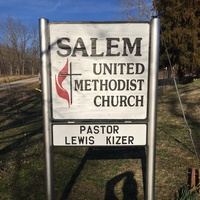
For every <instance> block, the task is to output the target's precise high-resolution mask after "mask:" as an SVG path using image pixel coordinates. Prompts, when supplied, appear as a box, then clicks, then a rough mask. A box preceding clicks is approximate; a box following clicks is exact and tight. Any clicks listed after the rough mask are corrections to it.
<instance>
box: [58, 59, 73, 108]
mask: <svg viewBox="0 0 200 200" xmlns="http://www.w3.org/2000/svg"><path fill="white" fill-rule="evenodd" d="M68 71H69V69H68V60H67V62H66V64H65V66H64V67H63V68H62V69H61V70H60V72H59V73H58V79H57V78H56V75H55V82H56V91H57V94H58V96H59V97H61V98H63V99H66V100H67V102H68V104H69V107H70V96H69V93H68V91H67V90H66V89H65V88H63V85H62V83H63V81H64V80H65V78H66V77H67V75H68Z"/></svg>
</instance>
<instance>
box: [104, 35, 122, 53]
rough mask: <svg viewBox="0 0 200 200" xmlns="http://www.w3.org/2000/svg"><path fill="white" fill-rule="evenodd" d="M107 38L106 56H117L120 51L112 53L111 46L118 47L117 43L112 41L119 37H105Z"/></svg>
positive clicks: (117, 39)
mask: <svg viewBox="0 0 200 200" xmlns="http://www.w3.org/2000/svg"><path fill="white" fill-rule="evenodd" d="M106 40H107V54H106V56H119V55H120V52H118V53H115V54H114V53H112V52H111V50H112V49H113V48H118V44H112V42H113V41H117V42H119V38H106Z"/></svg>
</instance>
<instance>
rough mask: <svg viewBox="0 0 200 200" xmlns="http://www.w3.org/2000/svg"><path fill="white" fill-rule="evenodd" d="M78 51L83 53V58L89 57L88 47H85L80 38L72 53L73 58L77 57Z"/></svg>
mask: <svg viewBox="0 0 200 200" xmlns="http://www.w3.org/2000/svg"><path fill="white" fill-rule="evenodd" d="M77 51H82V56H88V54H87V51H86V47H85V44H84V42H83V40H82V38H78V40H77V41H76V44H75V46H74V49H73V52H72V56H74V57H75V56H76V52H77Z"/></svg>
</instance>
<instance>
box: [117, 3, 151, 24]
mask: <svg viewBox="0 0 200 200" xmlns="http://www.w3.org/2000/svg"><path fill="white" fill-rule="evenodd" d="M118 1H119V2H120V3H121V6H122V7H123V10H124V13H125V16H126V17H127V18H128V20H130V21H142V20H150V18H151V12H152V5H153V0H118Z"/></svg>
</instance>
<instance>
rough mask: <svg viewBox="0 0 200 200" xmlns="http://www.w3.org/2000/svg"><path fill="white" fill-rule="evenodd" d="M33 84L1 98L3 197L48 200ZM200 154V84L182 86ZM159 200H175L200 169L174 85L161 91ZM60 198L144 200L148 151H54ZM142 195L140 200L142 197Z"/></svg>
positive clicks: (39, 109) (0, 196)
mask: <svg viewBox="0 0 200 200" xmlns="http://www.w3.org/2000/svg"><path fill="white" fill-rule="evenodd" d="M35 87H37V85H29V86H26V87H23V88H20V89H14V90H12V91H6V92H5V91H4V92H1V94H0V102H2V103H0V109H1V114H0V124H1V126H0V186H1V187H0V199H2V200H13V199H14V200H21V199H29V200H43V199H45V167H44V145H43V127H42V126H43V122H42V106H41V96H40V95H41V93H39V92H38V91H35V90H34V88H35ZM179 91H180V95H181V99H182V103H183V107H184V110H185V113H186V117H187V120H188V124H189V125H190V128H191V130H192V137H193V139H194V143H195V148H196V150H197V152H198V154H200V143H199V141H200V135H199V128H200V118H199V116H200V109H199V101H200V96H199V94H200V80H195V81H194V82H193V83H190V84H186V85H179ZM157 121H158V122H157V145H156V150H157V156H156V185H155V191H156V192H155V193H156V197H155V199H156V200H160V199H162V200H173V199H175V195H176V194H177V191H179V189H180V188H181V187H182V186H184V185H186V184H187V179H188V174H187V169H188V168H190V167H196V168H200V166H199V160H198V157H197V156H196V155H195V153H194V148H193V145H192V143H191V139H190V137H189V135H188V132H187V127H186V126H185V123H184V120H183V117H182V112H181V109H180V105H179V101H178V98H177V95H176V91H175V88H174V86H162V87H159V97H158V113H157ZM53 151H54V184H55V199H66V198H64V196H65V197H66V196H67V199H70V200H83V199H87V200H93V199H94V200H98V199H99V200H102V199H105V200H108V199H109V200H110V199H116V197H117V198H118V199H123V198H124V199H126V200H127V199H137V200H143V199H144V192H143V191H144V185H143V181H144V178H145V177H144V176H143V172H144V168H145V149H144V148H142V147H140V148H108V147H107V148H86V147H55V148H54V150H53ZM136 196H137V198H136Z"/></svg>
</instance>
